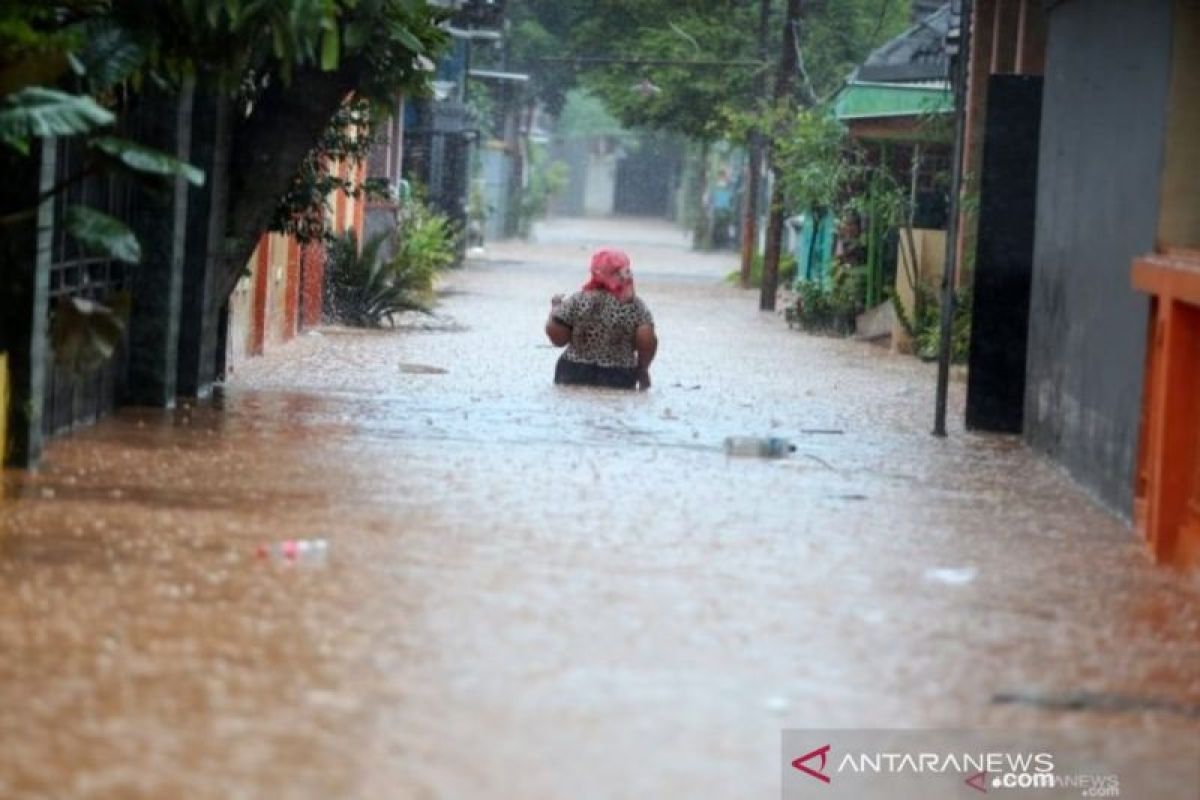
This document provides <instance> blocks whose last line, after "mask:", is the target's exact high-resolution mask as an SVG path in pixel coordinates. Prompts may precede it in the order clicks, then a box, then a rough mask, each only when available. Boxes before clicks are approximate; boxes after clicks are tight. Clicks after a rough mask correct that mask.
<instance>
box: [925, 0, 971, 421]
mask: <svg viewBox="0 0 1200 800" xmlns="http://www.w3.org/2000/svg"><path fill="white" fill-rule="evenodd" d="M972 13H973V9H972V2H971V0H962V7H961V12H960V17H959V23H958V37H959V45H958V56H957V58H958V61H957V62H956V63H955V64H954V67H955V69H954V74H953V76H952V77H951V80H952V81H953V83H954V164H953V167H952V172H951V179H950V208H949V219H948V220H947V221H946V260H945V264H944V266H943V267H942V287H941V291H942V309H941V310H942V319H941V337H940V340H939V342H938V375H937V403H936V410H935V412H934V419H933V435H934V436H945V435H946V394H947V392H948V390H949V387H950V343H951V337H952V333H953V327H954V272H955V267H956V264H955V261H956V260H957V258H956V257H957V254H958V217H959V207H960V205H961V204H960V200H961V197H960V195H961V194H962V162H963V139H964V137H965V135H966V117H967V109H966V95H967V91H966V85H967V80H968V79H969V77H970V74H971V73H970V60H971V16H972Z"/></svg>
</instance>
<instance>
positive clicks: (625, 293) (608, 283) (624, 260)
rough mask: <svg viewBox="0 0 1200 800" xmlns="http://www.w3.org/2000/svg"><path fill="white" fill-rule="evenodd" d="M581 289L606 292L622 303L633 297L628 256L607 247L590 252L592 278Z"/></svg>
mask: <svg viewBox="0 0 1200 800" xmlns="http://www.w3.org/2000/svg"><path fill="white" fill-rule="evenodd" d="M583 290H584V291H585V292H586V291H592V290H599V291H604V292H608V293H609V294H611V295H612V296H613V297H615V298H617V299H618V300H620V301H621V302H622V303H628V302H629V301H630V300H632V299H633V294H634V290H633V275H632V273H630V271H629V256H627V255H625V253H624V252H622V251H620V250H611V249H608V248H605V249H602V250H597V251H596V252H595V253H594V254H592V278H591V280H589V281H588V282H587V283H585V284H584V285H583Z"/></svg>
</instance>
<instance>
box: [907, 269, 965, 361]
mask: <svg viewBox="0 0 1200 800" xmlns="http://www.w3.org/2000/svg"><path fill="white" fill-rule="evenodd" d="M916 327H917V331H916V335H915V336H914V337H913V348H914V351H915V352H916V354H917V356H918V357H919V358H921V359H924V360H925V361H933V360H935V359H937V357H938V349H939V347H940V345H941V338H942V312H941V306H940V305H939V304H938V303H937V297H936V296H935V297H934V298H933V302H931V303H928V304H926V311H925V313H924V314H922V315H921V319H920V320H918V321H917V326H916ZM970 352H971V291H970V289H969V288H966V287H961V288H959V289H958V291H957V292H955V295H954V319H953V320H952V321H951V324H950V361H951V362H952V363H954V364H965V363H966V361H967V358H968V357H969V356H970Z"/></svg>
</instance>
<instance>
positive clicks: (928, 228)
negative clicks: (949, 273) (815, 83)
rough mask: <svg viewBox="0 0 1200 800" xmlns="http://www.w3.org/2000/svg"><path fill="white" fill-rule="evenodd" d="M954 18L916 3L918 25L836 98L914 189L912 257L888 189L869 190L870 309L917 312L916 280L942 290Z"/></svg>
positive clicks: (857, 137)
mask: <svg viewBox="0 0 1200 800" xmlns="http://www.w3.org/2000/svg"><path fill="white" fill-rule="evenodd" d="M951 19H952V9H951V4H950V3H949V2H942V3H936V4H930V3H916V4H914V7H913V24H912V25H911V26H910V27H909V28H908V29H907V30H905V31H903V32H902V33H900V34H899V35H898V36H896V37H894V38H893V39H891V40H890V41H888V42H886V43H884V44H883V45H881V46H880V47H878V48H877V49H876V50H874V51H873V52H872V53H871V54H870V55H869V56H868V57H867V59H866V61H864V62H863V63H862V64H861V65H860V66H859V67H858V68H856V69H855V70H854V72H853V73H851V75H850V76H849V78H848V80H847V81H846V85H845V87H844V88H843V89H842V90H841V91H840V92H839V93H838V95H837V97H836V98H835V100H834V114H835V116H836V117H837V119H838V120H839V121H841V122H842V123H843V124H845V125H846V128H847V131H848V133H849V136H850V138H851V139H852V140H853V141H855V142H856V143H857V144H858V145H859V146H860V147H861V148H862V150H863V151H864V153H865V155H866V158H867V160H868V163H869V164H870V165H871V166H872V167H873V168H874V170H875V171H876V177H878V176H879V175H881V174H886V175H888V176H890V178H891V180H892V182H894V183H895V184H896V185H899V186H904V187H908V192H909V198H908V202H909V203H910V204H911V205H912V207H913V217H912V222H913V226H912V227H913V228H914V230H913V241H912V247H911V249H910V248H908V247H906V246H901V244H902V243H901V242H899V241H898V240H897V237H896V236H895V231H894V230H893V229H892V226H889V225H888V224H886V223H885V221H884V220H883V219H882V217H883V214H882V213H881V212H880V203H881V202H882V200H881V192H882V191H883V189H882V188H881V186H880V184H879V183H878V182H877V181H876V180H869V181H868V183H867V185H865V186H864V187H863V194H864V198H865V203H864V206H865V220H864V223H865V230H864V231H863V235H864V237H865V240H866V241H865V248H864V257H865V260H866V271H867V296H866V302H867V306H868V307H869V308H870V307H874V306H876V305H877V304H879V303H880V302H882V301H883V300H884V299H885V297H886V296H888V294H889V293H891V292H894V293H896V294H897V296H898V297H899V298H900V302H901V303H902V305H903V306H904V307H905V308H906V309H907V310H908V312H909V313H910V314H911V313H912V311H913V309H914V308H915V305H916V304H915V302H914V292H915V291H916V287H914V286H913V285H912V281H911V280H910V279H909V275H910V274H911V275H912V276H914V277H916V278H917V279H918V280H919V281H920V282H921V283H923V284H925V285H926V288H927V289H928V287H930V286H934V285H936V275H937V273H938V271H940V268H941V264H942V260H943V257H944V256H943V252H944V249H945V233H944V229H945V227H946V213H947V203H946V197H947V189H948V185H947V182H946V176H947V175H948V173H949V166H950V161H951V155H952V142H951V139H952V136H951V122H952V119H953V111H954V99H953V96H952V94H951V91H950V83H949V77H950V76H949V66H950V60H949V55H948V52H947V47H946V40H947V34H948V33H949V30H950V25H951ZM831 222H832V221H831ZM820 227H825V226H824V225H823V226H819V228H818V230H817V236H816V239H815V241H816V242H818V243H820V242H821V241H822V236H821V234H822V232H823V231H821V230H820ZM826 235H828V234H827V232H826ZM800 241H801V245H802V248H803V245H804V244H805V243H809V242H812V241H814V239H813V237H812V234H811V232H810V231H809V230H808V229H807V226H806V229H805V230H802V232H801V240H800ZM810 246H811V245H810ZM909 253H916V254H917V255H916V258H917V262H918V263H917V264H916V265H915V269H913V270H910V269H909V268H907V267H905V266H903V265H904V262H905V261H906V260H907V259H909V258H910V255H909ZM805 255H806V254H805V253H801V254H800V256H799V262H800V264H801V265H802V268H801V269H800V270H799V273H798V274H799V275H800V276H802V277H809V278H811V277H813V275H812V273H813V270H812V268H811V265H810V264H809V263H808V262H810V261H811V259H809V258H806V257H805ZM898 261H899V262H900V263H899V264H898V263H897V262H898ZM889 289H890V292H889ZM892 338H893V342H894V343H896V344H898V345H901V346H903V345H904V343H905V342H906V339H907V337H906V335H905V332H904V329H903V327H902V326H901V325H900V324H899V323H898V322H897V323H896V324H895V325H893V334H892Z"/></svg>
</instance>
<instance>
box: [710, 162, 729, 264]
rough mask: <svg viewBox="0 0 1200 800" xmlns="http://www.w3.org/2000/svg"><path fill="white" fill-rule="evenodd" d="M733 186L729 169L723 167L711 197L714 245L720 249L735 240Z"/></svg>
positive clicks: (718, 174)
mask: <svg viewBox="0 0 1200 800" xmlns="http://www.w3.org/2000/svg"><path fill="white" fill-rule="evenodd" d="M733 188H734V187H733V183H732V182H731V181H730V179H729V170H728V169H726V168H725V167H722V168H721V171H720V172H719V173H717V182H716V185H715V186H713V188H712V193H711V195H710V198H709V202H710V205H711V206H712V246H713V247H714V248H716V249H718V250H722V249H724V248H726V247H729V245H730V242H732V241H733Z"/></svg>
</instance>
